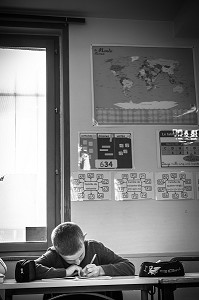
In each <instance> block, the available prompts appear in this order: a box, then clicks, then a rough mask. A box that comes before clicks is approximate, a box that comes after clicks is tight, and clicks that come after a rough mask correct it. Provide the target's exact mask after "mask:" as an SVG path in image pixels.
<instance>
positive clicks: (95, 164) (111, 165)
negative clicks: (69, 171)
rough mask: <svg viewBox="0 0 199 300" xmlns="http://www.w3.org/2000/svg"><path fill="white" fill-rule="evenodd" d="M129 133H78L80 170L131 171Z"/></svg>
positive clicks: (130, 136) (130, 140) (130, 137)
mask: <svg viewBox="0 0 199 300" xmlns="http://www.w3.org/2000/svg"><path fill="white" fill-rule="evenodd" d="M132 151H133V148H132V134H131V133H94V132H92V133H91V132H90V133H89V132H85V133H79V158H78V166H79V169H80V170H92V169H106V170H111V169H132V168H133V159H132Z"/></svg>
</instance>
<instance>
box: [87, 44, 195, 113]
mask: <svg viewBox="0 0 199 300" xmlns="http://www.w3.org/2000/svg"><path fill="white" fill-rule="evenodd" d="M92 50H93V52H92V54H93V84H94V106H95V109H98V108H104V109H108V108H112V109H116V108H121V109H133V110H143V109H144V110H160V109H161V110H171V111H172V110H173V109H175V114H176V117H179V116H180V114H187V113H188V114H189V113H193V112H196V99H195V85H194V69H193V53H192V49H191V48H161V47H133V46H110V47H108V46H101V47H100V46H93V49H92Z"/></svg>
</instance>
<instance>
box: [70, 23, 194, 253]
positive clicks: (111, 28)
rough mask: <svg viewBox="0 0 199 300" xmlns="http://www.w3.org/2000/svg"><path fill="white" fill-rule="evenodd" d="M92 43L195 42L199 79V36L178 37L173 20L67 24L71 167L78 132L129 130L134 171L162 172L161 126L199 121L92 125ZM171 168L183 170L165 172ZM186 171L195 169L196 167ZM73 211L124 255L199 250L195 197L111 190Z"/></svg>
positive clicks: (83, 224) (75, 206)
mask: <svg viewBox="0 0 199 300" xmlns="http://www.w3.org/2000/svg"><path fill="white" fill-rule="evenodd" d="M91 44H107V45H111V44H112V45H113V44H114V45H134V46H165V47H166V46H171V47H173V46H174V47H181V46H182V47H193V46H194V47H195V48H196V51H195V53H196V76H197V78H198V71H199V70H198V61H199V57H198V46H199V45H198V41H197V40H191V39H177V38H175V37H174V30H173V24H172V23H170V22H152V21H132V20H115V19H93V18H86V24H84V25H77V24H71V25H70V27H69V48H70V49H69V55H70V62H69V64H70V65H69V67H70V74H69V78H70V124H71V128H70V130H71V172H76V171H77V170H78V133H79V132H85V131H87V132H105V133H107V132H110V133H112V132H131V133H132V134H133V159H134V167H135V168H134V171H135V172H139V171H145V172H149V171H150V172H157V171H164V170H162V169H160V168H159V166H158V155H159V154H158V153H157V130H169V129H170V130H172V129H173V128H179V129H180V128H182V129H197V128H198V126H189V127H188V128H187V126H181V125H180V126H178V125H176V126H175V127H174V126H171V125H125V126H107V127H102V126H93V125H92V93H91V91H92V86H91V82H92V81H91V52H90V46H91ZM197 84H198V81H197ZM197 89H198V86H197ZM173 170H177V171H181V170H182V169H179V168H178V169H173V168H169V170H167V171H173ZM185 170H186V171H191V172H192V171H193V172H196V171H197V170H198V168H193V167H192V168H185ZM113 173H114V171H112V174H113ZM194 188H196V187H194ZM112 189H113V187H112ZM71 211H72V221H75V222H77V223H79V224H80V226H81V227H82V228H83V230H84V232H87V238H94V239H97V240H100V241H102V242H103V243H105V244H106V245H107V246H109V247H110V248H112V249H113V250H114V251H116V252H117V253H120V254H125V255H126V254H132V253H139V254H140V253H149V254H150V253H177V252H183V253H190V252H197V251H199V231H198V229H197V228H198V225H199V218H198V215H199V200H197V199H194V200H179V201H174V200H172V201H156V200H155V199H153V200H141V201H115V200H114V193H113V192H112V199H110V201H83V202H81V201H80V202H72V204H71Z"/></svg>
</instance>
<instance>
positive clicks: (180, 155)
mask: <svg viewBox="0 0 199 300" xmlns="http://www.w3.org/2000/svg"><path fill="white" fill-rule="evenodd" d="M159 146H160V166H161V167H199V130H198V129H192V130H183V129H173V130H162V131H160V132H159Z"/></svg>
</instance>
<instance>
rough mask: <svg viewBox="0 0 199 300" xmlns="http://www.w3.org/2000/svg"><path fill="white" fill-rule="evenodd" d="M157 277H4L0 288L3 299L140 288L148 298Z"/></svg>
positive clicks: (144, 297)
mask: <svg viewBox="0 0 199 300" xmlns="http://www.w3.org/2000/svg"><path fill="white" fill-rule="evenodd" d="M158 282H159V280H158V278H143V277H138V276H122V277H113V278H112V279H100V280H97V279H92V280H87V279H85V280H84V279H82V280H69V279H51V280H49V279H46V280H45V279H43V280H35V281H32V282H24V283H17V282H16V281H15V280H14V279H6V280H5V281H4V283H2V284H0V290H3V291H4V293H5V300H12V296H13V295H23V294H44V293H71V292H97V291H98V292H100V291H121V290H140V291H141V299H142V300H147V299H148V292H147V291H148V290H150V289H152V288H153V286H158Z"/></svg>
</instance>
